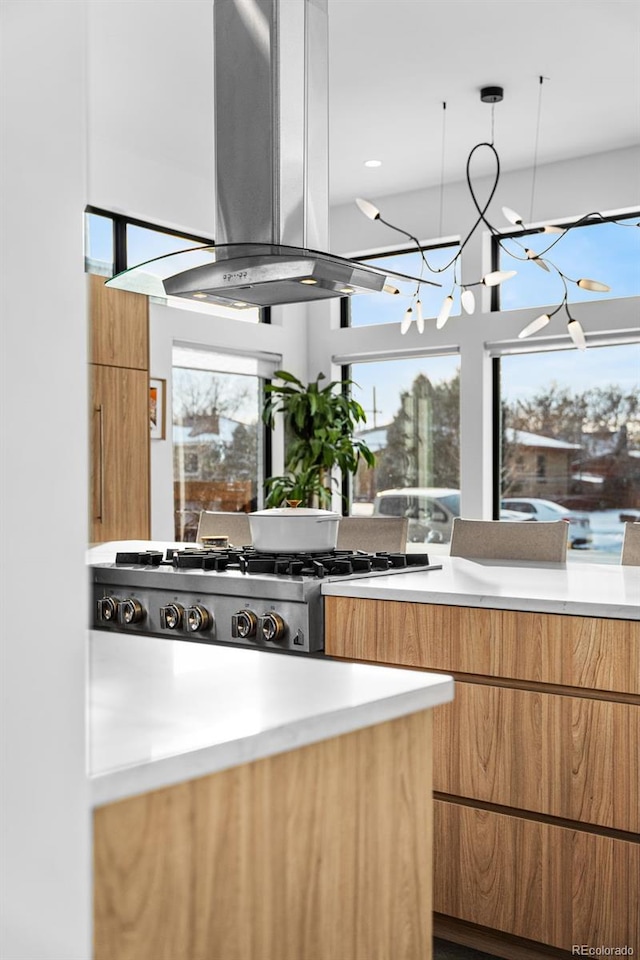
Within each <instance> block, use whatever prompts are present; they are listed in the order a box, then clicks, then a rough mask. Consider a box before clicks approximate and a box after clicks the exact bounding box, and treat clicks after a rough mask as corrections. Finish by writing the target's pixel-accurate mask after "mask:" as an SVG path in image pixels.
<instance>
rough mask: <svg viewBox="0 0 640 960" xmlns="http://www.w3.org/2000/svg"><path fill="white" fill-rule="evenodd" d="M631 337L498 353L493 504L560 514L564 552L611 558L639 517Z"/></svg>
mask: <svg viewBox="0 0 640 960" xmlns="http://www.w3.org/2000/svg"><path fill="white" fill-rule="evenodd" d="M639 381H640V344H637V343H636V344H626V345H624V346H609V347H595V348H592V349H590V350H588V351H587V352H586V353H578V352H577V351H574V350H568V351H558V352H551V353H527V354H520V355H514V356H506V357H502V358H501V360H500V404H501V413H502V416H501V424H502V425H501V437H500V470H499V478H498V482H499V487H500V490H499V493H500V501H501V507H502V508H503V509H509V510H515V511H518V512H521V513H523V514H524V515H525V516H527V517H532V518H533V519H534V520H554V519H565V520H566V521H568V538H569V545H570V546H571V547H573V548H575V549H574V550H572V551H571V553H570V554H569V558H570V559H573V560H576V559H577V560H581V561H593V562H598V563H603V562H610V563H617V562H619V560H620V549H621V544H622V536H623V531H624V524H625V522H627V521H629V520H633V519H636V518H638V519H640V418H639V413H640V402H639V399H638V398H639V397H640V382H639Z"/></svg>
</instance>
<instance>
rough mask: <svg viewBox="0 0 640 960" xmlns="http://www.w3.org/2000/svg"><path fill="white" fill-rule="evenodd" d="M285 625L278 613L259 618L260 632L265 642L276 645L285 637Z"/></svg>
mask: <svg viewBox="0 0 640 960" xmlns="http://www.w3.org/2000/svg"><path fill="white" fill-rule="evenodd" d="M286 629H287V625H286V623H285V622H284V620H283V619H282V617H281V616H280V614H279V613H267V614H265V616H264V617H260V631H261V633H262V636H263V638H264V639H265V640H269V641H270V642H271V643H277V642H278V640H282V638H283V637H284V635H285V632H286Z"/></svg>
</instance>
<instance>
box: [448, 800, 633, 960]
mask: <svg viewBox="0 0 640 960" xmlns="http://www.w3.org/2000/svg"><path fill="white" fill-rule="evenodd" d="M434 806H435V841H434V842H435V846H434V910H436V911H437V912H438V913H442V914H446V915H448V916H451V917H457V918H459V919H461V920H465V921H467V922H469V923H477V924H480V925H482V926H486V927H491V928H493V929H494V930H501V931H504V932H505V933H510V934H512V935H514V936H519V937H526V938H528V939H530V940H537V941H539V942H540V943H545V944H549V945H552V946H555V947H560V948H562V949H564V950H568V951H570V950H571V947H572V946H573V945H574V944H594V945H600V944H606V945H609V946H619V947H623V946H625V945H628V946H630V947H633V949H634V951H635V953H636V954H637V951H638V948H639V947H640V913H639V912H638V901H639V898H640V888H639V878H640V845H638V844H636V843H630V842H629V841H626V840H616V839H612V838H610V837H603V836H598V835H595V834H591V833H586V832H584V831H577V830H570V829H567V828H564V827H557V826H553V825H551V824H547V823H542V822H538V821H532V820H525V819H522V818H518V817H510V816H506V815H504V814H499V813H494V812H490V811H487V810H479V809H476V808H471V807H466V806H463V805H461V804H453V803H446V802H442V801H435V804H434Z"/></svg>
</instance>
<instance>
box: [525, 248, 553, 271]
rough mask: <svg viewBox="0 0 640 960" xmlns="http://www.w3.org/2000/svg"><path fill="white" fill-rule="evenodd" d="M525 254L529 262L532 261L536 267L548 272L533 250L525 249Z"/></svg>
mask: <svg viewBox="0 0 640 960" xmlns="http://www.w3.org/2000/svg"><path fill="white" fill-rule="evenodd" d="M525 253H526V255H527V256H528V257H529V260H533V262H534V263H535V265H536V266H537V267H542V269H543V270H546V271H547V273H548V272H549V267H548V266H547V265H546V263H545V262H544V260H541V259H540V257H539V255H538V254H537V253H536V252H535V250H529V249H527V250H525Z"/></svg>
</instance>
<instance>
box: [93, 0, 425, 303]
mask: <svg viewBox="0 0 640 960" xmlns="http://www.w3.org/2000/svg"><path fill="white" fill-rule="evenodd" d="M327 4H328V0H295V2H292V0H214V5H213V14H214V33H213V39H214V68H215V76H214V79H215V83H214V105H215V186H216V244H215V247H208V248H201V249H200V250H197V251H191V252H188V253H180V254H171V255H168V256H166V257H161V258H158V259H157V260H154V261H150V262H149V263H147V264H142V265H139V266H137V267H133V268H132V269H130V270H128V271H125V273H123V274H119V275H118V276H117V277H114V278H113V279H112V280H111V281H108V285H111V286H118V287H121V288H124V289H128V290H137V291H139V292H142V293H148V294H152V295H156V296H174V297H185V298H187V299H189V300H193V299H196V300H198V299H199V300H201V301H203V302H206V301H209V302H214V303H222V304H225V305H227V306H229V305H232V306H236V307H240V306H259V307H265V306H275V305H278V304H287V303H300V302H303V301H307V300H322V299H327V298H333V297H344V296H346V295H350V294H355V293H371V292H380V291H385V292H387V293H397V292H399V289H398V288H400V290H402V289H403V286H404V285H405V283H406V282H409V283H411V284H412V285H414V284H415V283H416V280H415V278H410V277H406V276H404V275H402V274H396V273H391V272H387V271H384V270H382V269H377V268H374V267H369V266H367V265H365V264H362V263H360V262H358V261H354V260H349V259H346V258H343V257H336V256H333V255H331V254H327V253H321V252H318V251H320V250H323V249H326V247H327V246H328V241H329V112H328V17H327ZM414 289H415V287H414ZM407 292H408V290H407Z"/></svg>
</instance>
